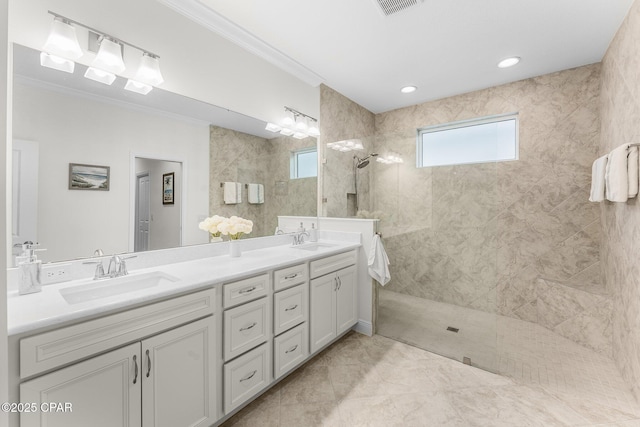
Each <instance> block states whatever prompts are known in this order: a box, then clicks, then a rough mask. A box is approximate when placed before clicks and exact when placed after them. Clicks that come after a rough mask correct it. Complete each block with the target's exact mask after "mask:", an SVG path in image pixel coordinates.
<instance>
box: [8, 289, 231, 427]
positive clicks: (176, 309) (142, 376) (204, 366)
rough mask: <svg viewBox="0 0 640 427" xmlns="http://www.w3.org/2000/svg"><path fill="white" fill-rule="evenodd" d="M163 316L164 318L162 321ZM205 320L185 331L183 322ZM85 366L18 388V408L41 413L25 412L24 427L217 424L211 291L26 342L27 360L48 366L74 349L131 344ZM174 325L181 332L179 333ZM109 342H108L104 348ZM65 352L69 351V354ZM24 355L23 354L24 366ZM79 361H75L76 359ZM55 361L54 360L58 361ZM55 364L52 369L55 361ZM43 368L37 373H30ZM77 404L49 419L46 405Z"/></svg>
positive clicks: (51, 414)
mask: <svg viewBox="0 0 640 427" xmlns="http://www.w3.org/2000/svg"><path fill="white" fill-rule="evenodd" d="M160 312H163V313H164V316H163V317H158V316H157V315H158V314H159V313H160ZM202 314H205V315H206V317H204V318H200V319H199V320H192V321H190V322H189V323H187V324H182V323H183V321H184V319H189V318H193V317H196V318H197V317H200V316H201V315H202ZM172 317H173V320H174V322H173V323H174V328H173V329H169V330H165V331H164V332H160V333H156V334H155V335H153V334H152V335H150V336H149V337H148V338H144V339H141V340H139V341H136V342H133V343H129V344H127V345H125V346H123V347H120V348H117V349H116V350H112V351H108V352H106V353H102V354H99V355H98V356H94V357H91V358H89V359H87V360H83V361H81V362H77V363H75V364H72V365H70V366H65V367H62V368H60V369H57V370H54V371H52V372H48V373H45V374H44V375H41V376H39V377H36V378H34V379H30V380H28V381H25V382H23V383H21V384H20V401H21V402H22V403H29V404H31V403H35V404H36V406H37V407H38V411H37V412H35V413H22V414H21V417H20V425H21V426H22V427H35V426H47V427H51V426H61V427H62V426H64V427H76V426H77V427H85V426H89V425H90V426H105V427H107V426H108V427H117V426H149V427H151V426H166V427H182V426H185V427H186V426H202V427H204V426H209V425H211V424H213V423H214V422H215V421H216V419H217V418H218V416H219V414H218V411H217V408H216V404H215V402H216V399H215V378H216V375H215V369H214V366H215V365H214V363H213V362H212V361H213V360H214V357H215V353H216V352H215V321H214V316H213V292H212V291H202V292H198V293H196V294H193V295H187V296H185V297H178V298H176V299H174V300H171V301H165V302H162V303H158V304H152V305H150V306H147V307H142V308H140V309H134V310H131V311H130V312H125V313H119V314H116V315H112V316H107V317H105V318H100V319H96V320H92V321H88V322H85V323H84V324H83V325H74V326H70V327H67V328H62V329H58V330H55V331H52V332H47V333H44V334H41V335H36V336H33V337H29V338H25V339H23V340H22V341H24V343H22V342H21V348H22V349H23V350H24V351H25V353H24V360H25V361H28V363H30V362H31V361H32V359H33V358H34V355H33V354H30V352H29V351H28V349H35V350H34V352H35V353H36V354H35V359H36V360H38V359H46V358H47V356H52V355H54V354H55V353H58V355H61V354H63V353H66V354H67V355H68V354H70V353H73V351H72V350H73V349H79V348H83V347H84V348H87V347H91V346H93V347H94V348H100V347H101V346H104V345H107V346H108V345H110V343H111V344H112V343H116V342H120V341H129V338H128V337H127V336H128V334H132V333H134V334H136V333H137V334H139V335H140V336H147V333H149V332H150V331H153V332H156V331H157V329H158V328H159V327H160V328H161V329H164V328H165V327H164V326H161V325H163V324H164V325H167V323H165V322H166V321H167V320H168V319H171V318H172ZM175 323H177V324H178V325H180V324H182V325H181V326H175ZM105 341H106V342H105ZM64 349H66V351H65V350H64ZM22 357H23V355H22V354H21V359H22ZM76 357H77V356H76ZM52 359H55V358H50V359H49V360H52ZM50 363H51V362H50ZM26 368H27V370H29V369H38V367H37V366H36V367H31V368H29V366H27V367H26ZM65 402H69V403H72V407H71V411H66V412H65V411H60V412H44V411H42V410H41V405H42V404H46V403H58V404H60V403H62V404H64V403H65Z"/></svg>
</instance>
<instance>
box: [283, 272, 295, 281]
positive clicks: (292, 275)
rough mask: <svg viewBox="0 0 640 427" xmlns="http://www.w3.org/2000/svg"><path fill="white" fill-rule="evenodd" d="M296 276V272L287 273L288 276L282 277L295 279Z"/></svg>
mask: <svg viewBox="0 0 640 427" xmlns="http://www.w3.org/2000/svg"><path fill="white" fill-rule="evenodd" d="M296 277H298V273H296V274H290V275H288V276H284V278H285V279H287V280H288V279H295V278H296Z"/></svg>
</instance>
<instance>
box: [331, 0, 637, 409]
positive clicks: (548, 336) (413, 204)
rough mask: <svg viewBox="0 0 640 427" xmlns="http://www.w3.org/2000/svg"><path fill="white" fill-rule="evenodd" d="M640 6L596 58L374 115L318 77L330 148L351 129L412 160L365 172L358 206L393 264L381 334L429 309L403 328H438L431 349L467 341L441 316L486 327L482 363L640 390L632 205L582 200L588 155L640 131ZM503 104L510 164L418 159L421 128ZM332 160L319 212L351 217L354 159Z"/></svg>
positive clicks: (463, 351) (516, 372)
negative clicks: (374, 222) (512, 145)
mask: <svg viewBox="0 0 640 427" xmlns="http://www.w3.org/2000/svg"><path fill="white" fill-rule="evenodd" d="M639 10H640V5H638V4H637V3H636V5H634V7H633V8H632V10H631V12H630V13H629V16H628V17H627V19H626V21H625V23H624V24H623V26H622V27H621V29H620V31H619V33H618V34H617V36H616V38H615V39H614V40H613V42H612V44H611V46H610V48H609V50H608V52H607V55H606V56H605V58H604V59H603V61H602V63H596V64H592V65H587V66H583V67H579V68H575V69H570V70H565V71H562V72H557V73H553V74H548V75H543V76H540V77H535V78H531V79H527V80H522V81H518V82H515V83H511V84H507V85H503V86H499V87H492V88H488V89H484V90H480V91H477V92H472V93H468V94H464V95H460V96H455V97H451V98H446V99H442V100H436V101H431V102H427V103H424V104H419V105H415V106H412V107H408V108H403V109H399V110H394V111H390V112H386V113H380V114H373V113H370V112H368V111H366V110H364V109H363V108H362V107H360V106H358V105H357V104H355V103H353V102H352V101H350V100H348V99H346V98H344V97H342V96H341V95H340V94H338V93H337V92H335V91H333V90H332V89H330V88H328V87H322V89H321V114H320V116H321V122H322V123H324V124H325V125H324V126H323V127H324V128H323V129H321V130H322V135H323V137H322V142H323V143H327V142H332V141H338V140H344V139H349V138H358V139H360V140H361V141H363V142H364V145H365V151H366V152H367V153H369V152H376V153H379V154H380V155H381V156H384V155H386V154H387V153H397V154H400V155H401V156H402V158H403V160H404V163H402V164H396V165H384V164H379V163H373V162H372V164H371V165H370V166H368V167H367V168H365V169H364V170H363V171H362V172H360V173H361V175H360V176H359V180H360V181H361V182H363V181H364V182H365V184H364V185H362V186H360V185H359V189H358V192H359V193H360V206H361V210H364V211H366V212H361V215H362V216H369V217H376V218H380V219H381V221H380V227H379V228H380V229H379V231H380V232H381V233H382V235H383V236H384V237H383V241H384V244H385V246H386V249H387V253H388V255H389V258H390V261H391V266H390V268H391V276H392V280H391V282H390V283H389V284H387V285H386V286H385V287H384V288H381V287H380V286H379V285H377V289H378V290H379V299H378V301H379V306H378V313H379V317H378V332H380V331H381V330H384V316H382V315H383V314H384V310H385V305H384V304H385V303H388V304H389V305H388V307H387V308H388V309H389V308H391V311H390V312H388V313H387V314H389V313H391V316H392V317H393V318H394V319H396V320H397V319H402V318H405V317H407V316H409V315H410V314H416V315H417V316H421V315H424V314H425V313H426V314H434V315H435V316H436V317H435V318H432V319H431V320H429V321H427V320H423V322H422V324H420V322H418V323H417V324H416V323H415V322H414V325H413V327H408V326H405V327H404V328H401V329H402V330H403V331H404V332H407V331H409V330H410V329H412V330H414V331H417V332H422V334H423V335H425V332H429V330H430V329H439V330H442V331H444V332H443V336H444V337H445V338H441V337H432V338H431V339H424V340H423V341H424V342H426V343H427V346H426V347H425V348H426V349H427V350H430V351H434V352H438V350H439V348H438V345H439V344H440V341H441V340H442V339H446V337H447V335H446V334H450V335H449V336H451V337H457V338H453V339H454V341H455V340H456V339H458V340H460V337H462V336H463V335H464V332H465V330H464V329H463V328H461V329H460V330H459V332H457V333H456V332H451V331H446V328H447V326H452V327H457V326H459V325H460V324H462V325H471V326H466V327H467V328H470V327H473V325H475V326H478V325H482V327H481V328H479V329H478V330H476V331H474V333H473V334H471V336H474V337H475V339H476V342H477V343H479V345H478V346H479V347H484V349H483V351H484V352H485V354H484V355H485V356H486V355H487V351H489V352H490V353H491V352H493V354H492V357H493V359H492V358H491V357H488V358H486V360H489V361H490V362H488V363H486V364H484V365H485V366H481V365H482V364H483V363H480V362H481V359H482V357H483V356H482V355H481V354H479V355H478V358H477V359H476V365H478V366H480V367H484V368H485V369H489V370H493V371H496V372H500V373H503V374H505V375H510V376H513V377H518V378H522V379H525V380H527V381H529V382H533V383H538V384H540V385H545V386H550V387H556V389H557V390H561V389H562V388H563V387H569V388H571V389H572V390H574V389H576V390H578V389H582V390H585V393H588V390H595V389H596V388H598V387H600V389H602V384H603V383H604V382H607V384H608V385H611V384H613V383H615V384H614V385H613V386H612V387H613V388H612V389H611V390H617V389H618V388H623V389H626V390H629V389H630V388H634V384H635V385H636V386H635V389H634V392H635V395H636V398H637V397H638V396H639V394H638V393H639V392H638V390H637V384H638V383H640V364H639V363H638V360H640V359H638V354H639V352H640V349H639V347H640V339H639V338H638V332H637V331H638V330H639V328H638V326H640V325H638V324H637V319H638V310H639V309H640V307H639V306H640V304H639V303H638V302H637V301H640V295H639V293H640V286H639V284H638V280H639V279H638V277H640V273H639V272H638V270H637V267H635V265H636V264H637V262H636V260H635V258H634V257H633V255H632V254H634V253H635V254H637V250H635V249H637V248H636V246H637V243H635V242H637V241H640V239H639V238H638V236H639V235H638V230H640V227H638V224H640V217H638V215H635V214H636V213H637V202H636V201H635V200H634V201H631V202H628V203H627V204H611V203H605V204H597V203H591V202H589V201H588V198H589V186H590V178H591V177H590V175H591V164H592V162H593V160H594V159H596V158H597V157H598V156H599V155H602V154H604V153H606V152H608V151H610V150H611V149H613V148H615V147H616V146H617V145H620V144H622V143H625V142H632V141H633V140H634V139H637V137H638V136H639V135H638V132H637V129H638V128H640V126H638V123H637V117H640V112H639V111H638V108H639V107H637V105H639V104H638V103H637V102H634V101H635V100H637V99H638V94H639V93H640V84H638V83H637V82H638V81H640V79H639V78H638V77H639V76H638V73H639V71H638V70H640V67H637V66H634V64H636V63H637V62H638V61H637V59H638V58H640V45H639V44H638V43H637V42H636V40H639V39H640V37H638V34H639V33H640V11H639ZM634 58H635V59H634ZM507 113H518V118H519V158H518V160H517V161H510V162H498V163H488V164H476V165H458V166H443V167H432V168H416V129H418V128H422V127H426V126H432V125H437V124H442V123H450V122H456V121H461V120H467V119H472V118H478V117H485V116H493V115H499V114H507ZM636 142H637V141H636ZM326 154H327V155H326V158H327V160H328V164H327V165H324V167H323V169H324V173H325V176H324V177H323V180H324V182H323V185H322V189H323V198H324V200H323V214H325V215H329V216H334V215H335V216H343V215H344V213H343V212H342V209H343V206H347V204H346V203H343V202H344V200H343V198H344V195H343V194H344V192H345V191H346V192H349V191H353V182H352V181H349V174H350V173H351V172H347V171H348V170H349V169H348V166H349V164H350V163H349V162H350V160H351V159H350V158H346V157H345V158H342V159H339V158H338V157H337V156H338V155H340V154H343V153H333V152H327V153H326ZM338 164H339V165H341V167H338V166H337V165H338ZM332 168H333V169H332ZM332 170H333V172H332ZM339 171H343V172H344V173H342V174H341V173H338V172H339ZM350 189H351V190H350ZM605 279H606V280H605ZM407 301H409V302H407ZM422 303H425V304H424V305H421V304H422ZM394 307H395V308H394ZM394 309H395V311H393V310H394ZM474 316H475V317H474ZM464 321H466V322H467V323H464ZM456 323H458V325H456ZM400 335H401V334H397V336H392V338H395V339H399V340H404V341H410V340H409V339H407V337H406V336H405V337H403V336H400ZM467 337H469V335H467ZM478 337H480V338H479V339H478ZM465 341H473V339H472V338H470V339H469V340H467V339H466V338H465ZM429 343H430V345H431V347H432V348H429ZM413 344H415V345H421V343H420V342H415V343H413ZM440 348H445V349H452V353H451V354H445V355H447V356H449V357H452V358H456V359H458V360H461V361H463V360H464V357H465V356H468V353H467V348H468V347H467V348H465V347H464V346H461V347H459V348H458V349H457V350H456V348H455V346H454V347H451V346H449V347H447V346H444V347H440ZM536 352H537V353H536ZM534 356H535V357H534ZM554 358H556V359H554ZM470 359H471V360H470V363H471V364H474V357H473V356H471V357H470ZM491 359H492V360H491ZM534 359H535V360H534ZM561 359H562V360H561ZM536 363H537V365H536ZM534 365H535V366H534ZM594 367H595V370H594ZM583 368H584V371H581V369H583ZM534 371H535V372H534ZM587 371H588V373H587ZM614 378H615V380H614ZM589 381H591V382H592V383H593V384H591V383H588V384H587V382H589ZM594 384H596V385H594ZM594 393H596V392H595V391H594ZM610 394H611V395H618V396H619V397H620V396H622V395H621V394H620V393H617V392H615V391H611V393H610ZM624 396H626V397H624V398H622V400H624V401H625V402H627V403H629V402H630V401H633V397H629V396H631V394H629V395H624ZM592 397H593V399H595V400H597V399H598V398H600V397H596V396H595V395H594V396H592ZM625 404H626V403H625Z"/></svg>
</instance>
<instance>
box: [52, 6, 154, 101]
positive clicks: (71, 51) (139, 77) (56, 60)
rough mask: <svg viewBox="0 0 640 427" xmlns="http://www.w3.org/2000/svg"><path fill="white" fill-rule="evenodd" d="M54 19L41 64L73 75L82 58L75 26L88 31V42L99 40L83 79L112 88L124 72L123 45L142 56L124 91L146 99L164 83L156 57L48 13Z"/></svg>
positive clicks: (100, 32) (55, 14)
mask: <svg viewBox="0 0 640 427" xmlns="http://www.w3.org/2000/svg"><path fill="white" fill-rule="evenodd" d="M49 13H50V14H51V15H53V16H54V19H53V24H52V26H51V32H50V34H49V38H48V39H47V42H46V43H45V45H44V47H43V48H42V53H41V55H40V64H41V65H43V66H45V67H49V68H54V69H56V70H61V71H65V72H68V73H73V71H74V68H75V62H73V61H74V60H75V59H78V58H79V57H81V56H82V55H83V52H82V49H81V48H80V45H79V43H78V38H77V36H76V29H75V26H78V27H82V28H84V29H86V30H88V31H89V37H90V40H95V39H96V38H97V40H98V45H99V48H98V52H97V54H96V57H95V59H94V60H93V62H92V63H91V66H90V67H89V68H88V69H87V71H86V72H85V74H84V76H85V77H86V78H88V79H91V80H95V81H97V82H100V83H104V84H108V85H110V84H112V83H113V82H114V81H115V79H116V77H117V75H121V73H122V72H124V71H125V64H124V59H123V51H124V45H127V46H129V47H131V48H134V49H136V50H139V51H140V52H142V57H141V59H140V65H139V67H138V70H137V72H136V74H135V77H133V78H131V79H129V80H128V81H127V84H126V85H125V89H126V90H129V91H132V92H136V93H140V94H143V95H146V94H147V93H149V92H150V91H151V90H152V89H153V87H154V86H158V85H160V84H162V82H164V78H163V77H162V73H160V62H159V58H160V57H159V56H158V55H156V54H154V53H151V52H149V51H148V50H145V49H142V48H140V47H138V46H135V45H133V44H131V43H128V42H126V41H124V40H121V39H117V38H115V37H113V36H111V35H109V34H107V33H104V32H102V31H98V30H96V29H95V28H91V27H89V26H87V25H84V24H82V23H80V22H78V21H74V20H72V19H69V18H66V17H64V16H62V15H59V14H57V13H55V12H52V11H49Z"/></svg>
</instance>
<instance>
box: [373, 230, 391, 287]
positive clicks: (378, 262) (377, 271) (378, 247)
mask: <svg viewBox="0 0 640 427" xmlns="http://www.w3.org/2000/svg"><path fill="white" fill-rule="evenodd" d="M368 265H369V276H371V277H372V278H374V279H375V280H377V281H378V282H379V283H380V284H381V285H382V286H384V285H386V284H387V283H388V282H389V280H391V273H390V272H389V257H388V256H387V252H386V251H385V250H384V246H383V245H382V240H380V236H379V235H378V234H376V235H374V236H373V241H372V242H371V250H370V251H369V260H368Z"/></svg>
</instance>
